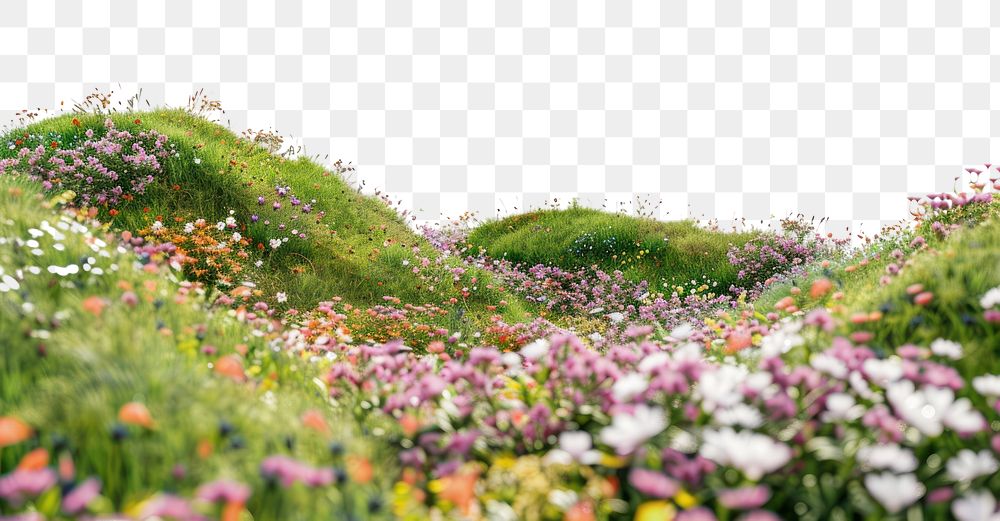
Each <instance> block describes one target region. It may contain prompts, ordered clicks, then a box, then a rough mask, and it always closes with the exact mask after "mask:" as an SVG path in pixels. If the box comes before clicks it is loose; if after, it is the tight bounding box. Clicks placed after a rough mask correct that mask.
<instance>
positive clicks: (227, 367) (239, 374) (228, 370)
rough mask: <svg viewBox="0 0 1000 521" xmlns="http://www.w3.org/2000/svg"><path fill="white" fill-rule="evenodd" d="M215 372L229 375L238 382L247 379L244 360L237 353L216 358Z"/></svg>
mask: <svg viewBox="0 0 1000 521" xmlns="http://www.w3.org/2000/svg"><path fill="white" fill-rule="evenodd" d="M215 372H216V373H217V374H220V375H223V376H228V377H230V378H232V379H233V380H235V381H237V382H242V381H243V380H245V379H246V375H245V374H243V362H241V361H240V359H239V358H237V357H236V356H235V355H227V356H223V357H220V358H219V359H218V360H216V361H215Z"/></svg>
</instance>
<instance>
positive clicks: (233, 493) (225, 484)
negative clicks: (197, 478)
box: [197, 479, 250, 504]
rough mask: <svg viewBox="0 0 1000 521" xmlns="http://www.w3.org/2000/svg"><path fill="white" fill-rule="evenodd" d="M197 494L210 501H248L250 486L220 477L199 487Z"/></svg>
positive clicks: (200, 497)
mask: <svg viewBox="0 0 1000 521" xmlns="http://www.w3.org/2000/svg"><path fill="white" fill-rule="evenodd" d="M197 496H198V498H199V499H201V500H203V501H208V502H209V503H218V502H220V501H221V502H224V503H239V504H244V503H246V501H247V499H250V487H248V486H246V485H244V484H243V483H238V482H236V481H229V480H225V479H220V480H216V481H212V482H209V483H205V484H204V485H202V486H200V487H198V492H197Z"/></svg>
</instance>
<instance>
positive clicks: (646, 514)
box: [635, 500, 677, 521]
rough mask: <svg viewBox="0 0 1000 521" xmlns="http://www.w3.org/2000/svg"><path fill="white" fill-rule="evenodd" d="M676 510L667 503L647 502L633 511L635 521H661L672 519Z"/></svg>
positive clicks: (661, 501)
mask: <svg viewBox="0 0 1000 521" xmlns="http://www.w3.org/2000/svg"><path fill="white" fill-rule="evenodd" d="M676 513H677V509H676V508H674V506H673V505H671V504H670V503H668V502H667V501H663V500H658V501H647V502H645V503H643V504H641V505H639V508H638V509H636V511H635V521H661V520H663V519H674V516H675V515H676Z"/></svg>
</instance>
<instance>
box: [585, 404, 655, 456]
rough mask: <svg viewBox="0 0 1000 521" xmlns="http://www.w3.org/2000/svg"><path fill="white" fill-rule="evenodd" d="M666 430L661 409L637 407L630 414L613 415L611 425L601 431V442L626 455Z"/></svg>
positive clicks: (644, 406) (645, 406)
mask: <svg viewBox="0 0 1000 521" xmlns="http://www.w3.org/2000/svg"><path fill="white" fill-rule="evenodd" d="M666 428H667V418H666V416H665V415H664V414H663V409H660V408H659V407H649V406H647V405H638V406H636V408H635V410H634V411H633V412H632V414H627V413H618V414H615V415H614V417H612V418H611V425H609V426H607V427H605V428H604V429H602V430H601V441H602V442H604V443H605V444H606V445H609V446H611V447H614V448H615V450H617V451H618V454H621V455H626V454H631V453H632V452H634V451H635V449H636V448H638V447H639V446H640V445H642V444H643V443H645V442H646V440H648V439H650V438H652V437H653V436H656V435H657V434H659V433H661V432H663V429H666Z"/></svg>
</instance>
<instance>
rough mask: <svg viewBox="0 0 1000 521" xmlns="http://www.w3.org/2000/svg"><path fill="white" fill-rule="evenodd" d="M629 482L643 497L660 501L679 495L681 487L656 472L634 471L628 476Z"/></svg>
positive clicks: (637, 469)
mask: <svg viewBox="0 0 1000 521" xmlns="http://www.w3.org/2000/svg"><path fill="white" fill-rule="evenodd" d="M628 482H629V484H631V485H632V486H633V487H635V489H636V490H638V491H639V492H640V493H642V494H643V495H646V496H649V497H655V498H658V499H667V498H671V497H673V496H674V494H677V491H678V490H679V489H680V485H679V484H678V483H677V482H676V481H674V480H673V479H670V478H669V477H667V476H666V475H665V474H663V473H662V472H656V471H654V470H647V469H640V468H635V469H632V470H631V471H630V472H629V474H628Z"/></svg>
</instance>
